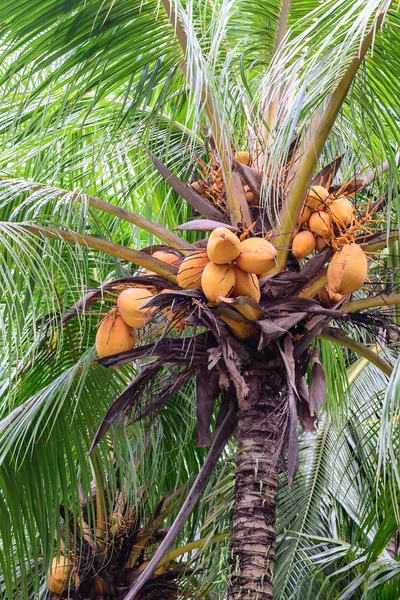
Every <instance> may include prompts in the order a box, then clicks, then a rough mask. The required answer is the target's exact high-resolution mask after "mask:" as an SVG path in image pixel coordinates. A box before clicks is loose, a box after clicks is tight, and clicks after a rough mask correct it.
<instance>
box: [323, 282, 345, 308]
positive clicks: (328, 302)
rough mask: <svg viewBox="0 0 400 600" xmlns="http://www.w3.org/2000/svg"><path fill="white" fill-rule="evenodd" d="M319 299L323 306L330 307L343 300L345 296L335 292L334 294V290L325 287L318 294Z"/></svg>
mask: <svg viewBox="0 0 400 600" xmlns="http://www.w3.org/2000/svg"><path fill="white" fill-rule="evenodd" d="M318 298H319V301H320V302H321V304H323V306H328V307H329V306H333V305H334V304H337V303H338V302H340V301H341V300H343V298H344V296H343V295H342V294H335V293H334V292H332V290H330V289H329V288H328V286H325V287H324V288H322V290H321V291H320V292H319V293H318Z"/></svg>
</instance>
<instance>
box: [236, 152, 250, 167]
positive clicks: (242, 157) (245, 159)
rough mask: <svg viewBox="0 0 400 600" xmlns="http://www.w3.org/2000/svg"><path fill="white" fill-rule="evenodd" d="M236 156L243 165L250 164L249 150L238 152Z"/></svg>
mask: <svg viewBox="0 0 400 600" xmlns="http://www.w3.org/2000/svg"><path fill="white" fill-rule="evenodd" d="M235 158H236V160H237V161H238V162H239V163H241V164H242V165H249V164H250V154H249V153H248V152H236V154H235Z"/></svg>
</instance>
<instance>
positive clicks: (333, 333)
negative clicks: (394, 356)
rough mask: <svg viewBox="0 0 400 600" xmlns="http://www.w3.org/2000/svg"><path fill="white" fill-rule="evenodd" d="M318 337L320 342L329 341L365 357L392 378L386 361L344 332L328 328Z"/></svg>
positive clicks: (390, 368)
mask: <svg viewBox="0 0 400 600" xmlns="http://www.w3.org/2000/svg"><path fill="white" fill-rule="evenodd" d="M317 337H318V338H319V339H320V340H327V341H328V342H332V343H333V344H337V345H338V346H342V347H343V348H348V349H349V350H352V351H353V352H355V353H356V354H359V355H360V356H363V357H364V358H366V359H367V360H369V362H371V363H372V364H374V365H375V366H376V367H378V369H380V370H381V371H383V373H385V375H387V376H388V377H390V375H391V374H392V367H391V365H390V364H389V363H388V362H387V361H386V360H384V359H383V358H381V357H380V356H379V355H378V354H376V352H374V351H373V350H371V349H370V348H368V347H367V346H364V344H360V342H357V341H356V340H353V339H352V338H351V337H349V336H348V335H346V334H345V333H344V331H342V330H340V329H336V328H334V327H328V328H327V329H325V330H324V331H323V332H322V333H320V334H319V335H318V336H317Z"/></svg>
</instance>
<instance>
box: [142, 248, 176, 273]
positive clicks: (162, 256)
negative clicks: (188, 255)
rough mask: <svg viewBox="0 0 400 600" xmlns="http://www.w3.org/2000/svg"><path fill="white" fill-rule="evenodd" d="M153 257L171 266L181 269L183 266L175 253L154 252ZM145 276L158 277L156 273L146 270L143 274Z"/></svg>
mask: <svg viewBox="0 0 400 600" xmlns="http://www.w3.org/2000/svg"><path fill="white" fill-rule="evenodd" d="M152 256H153V257H154V258H158V260H162V261H163V262H166V263H168V264H170V265H175V266H176V267H179V265H180V264H181V259H180V258H179V257H178V256H177V255H176V254H174V253H173V252H165V250H157V252H154V254H152ZM143 275H157V273H155V272H154V271H149V270H146V271H145V272H144V273H143Z"/></svg>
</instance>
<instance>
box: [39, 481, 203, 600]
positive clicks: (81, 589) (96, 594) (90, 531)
mask: <svg viewBox="0 0 400 600" xmlns="http://www.w3.org/2000/svg"><path fill="white" fill-rule="evenodd" d="M115 500H116V501H117V502H116V504H115V505H114V506H113V509H112V510H111V509H110V510H104V509H102V508H101V503H102V500H100V498H97V499H95V503H96V505H97V511H96V513H97V514H96V518H95V519H94V523H93V524H91V525H90V524H89V523H88V522H86V520H85V518H86V519H87V516H86V514H87V511H86V507H83V510H82V515H81V516H80V518H79V520H78V522H77V523H76V531H77V532H78V533H77V537H76V539H75V543H74V546H73V547H72V548H70V550H69V551H68V552H67V551H66V549H65V548H66V544H65V543H64V542H65V540H62V547H61V550H60V551H59V552H58V553H56V554H55V555H54V557H53V560H52V564H51V567H50V570H49V572H48V574H47V586H48V588H49V590H50V592H51V593H52V594H53V597H57V598H58V597H62V598H70V597H73V598H76V599H87V598H102V597H105V598H110V599H111V598H113V599H116V600H119V599H121V600H122V599H123V598H124V596H125V595H126V593H127V590H128V589H129V587H130V586H131V585H132V583H133V582H134V581H135V580H136V579H137V578H138V576H139V575H140V573H141V572H142V571H143V570H144V568H145V567H146V566H147V564H148V562H149V559H150V558H151V556H152V554H153V552H154V549H155V548H156V547H157V545H158V544H159V543H160V541H161V540H162V539H164V537H165V535H166V532H167V531H168V530H167V529H163V525H164V524H165V521H166V520H167V519H168V517H169V516H170V515H171V513H173V512H174V510H176V508H177V506H179V504H180V503H181V498H180V492H174V493H172V494H171V495H170V496H167V497H165V498H163V499H162V500H161V501H160V503H159V505H158V507H157V509H156V512H155V513H149V512H146V506H147V504H146V499H145V492H143V494H142V497H141V500H140V506H138V507H136V508H135V509H131V508H128V507H127V506H125V505H124V502H123V500H122V495H121V493H120V492H118V493H117V494H116V495H115ZM202 541H203V540H198V541H197V543H194V544H191V545H190V546H189V547H188V546H184V547H182V548H177V549H175V550H174V551H173V552H171V553H170V554H169V555H167V556H165V558H164V560H163V561H162V564H160V565H159V567H158V568H157V569H156V570H155V571H154V573H153V576H152V578H151V579H150V580H149V581H148V582H147V584H146V585H145V586H144V588H143V589H142V591H141V592H140V594H138V596H137V598H138V600H155V599H159V600H174V599H176V598H178V578H179V577H180V576H181V575H182V574H183V573H185V575H186V576H188V575H190V573H191V571H190V569H189V568H188V567H187V565H186V564H185V561H184V560H183V558H184V556H186V560H188V559H187V556H188V552H189V551H190V550H193V549H195V550H198V549H199V548H201V544H202ZM184 594H185V597H186V598H193V596H192V595H191V594H190V593H189V592H187V591H185V593H184Z"/></svg>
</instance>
